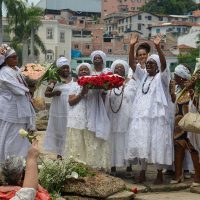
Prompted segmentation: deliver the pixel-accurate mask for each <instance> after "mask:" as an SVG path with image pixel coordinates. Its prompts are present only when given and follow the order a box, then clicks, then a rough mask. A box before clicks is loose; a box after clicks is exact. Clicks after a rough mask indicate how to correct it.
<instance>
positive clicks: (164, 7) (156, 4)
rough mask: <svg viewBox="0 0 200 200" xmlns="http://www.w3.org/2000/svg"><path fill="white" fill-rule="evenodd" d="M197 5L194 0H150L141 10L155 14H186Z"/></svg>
mask: <svg viewBox="0 0 200 200" xmlns="http://www.w3.org/2000/svg"><path fill="white" fill-rule="evenodd" d="M197 7H198V5H196V4H195V3H194V1H192V0H150V1H149V2H148V3H147V4H146V5H145V6H143V7H142V8H141V10H143V11H146V12H150V13H155V14H174V15H184V14H187V13H189V12H191V11H193V10H195V9H196V8H197Z"/></svg>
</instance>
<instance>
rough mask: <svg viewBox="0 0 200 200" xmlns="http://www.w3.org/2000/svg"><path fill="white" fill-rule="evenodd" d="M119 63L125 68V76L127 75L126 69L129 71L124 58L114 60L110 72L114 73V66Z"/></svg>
mask: <svg viewBox="0 0 200 200" xmlns="http://www.w3.org/2000/svg"><path fill="white" fill-rule="evenodd" d="M118 64H120V65H123V66H124V69H125V76H128V71H129V65H128V63H127V62H126V61H125V60H120V59H119V60H115V61H114V62H113V63H112V65H111V71H112V73H114V71H115V67H116V66H117V65H118Z"/></svg>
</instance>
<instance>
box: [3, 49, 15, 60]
mask: <svg viewBox="0 0 200 200" xmlns="http://www.w3.org/2000/svg"><path fill="white" fill-rule="evenodd" d="M15 53H16V51H15V50H14V49H10V50H9V51H7V52H6V54H5V59H6V58H9V57H10V56H11V55H13V54H15Z"/></svg>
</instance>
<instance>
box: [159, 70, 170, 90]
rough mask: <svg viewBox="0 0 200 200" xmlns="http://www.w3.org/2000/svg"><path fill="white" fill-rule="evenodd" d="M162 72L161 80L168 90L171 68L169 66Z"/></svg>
mask: <svg viewBox="0 0 200 200" xmlns="http://www.w3.org/2000/svg"><path fill="white" fill-rule="evenodd" d="M160 74H161V81H162V84H163V87H164V89H165V90H168V88H169V82H170V70H169V68H168V67H167V68H166V69H165V70H164V71H163V72H161V73H160Z"/></svg>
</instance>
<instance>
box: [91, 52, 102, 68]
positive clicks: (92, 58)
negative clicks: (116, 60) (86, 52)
mask: <svg viewBox="0 0 200 200" xmlns="http://www.w3.org/2000/svg"><path fill="white" fill-rule="evenodd" d="M96 55H100V56H101V58H102V59H103V63H104V65H106V54H105V53H104V52H103V51H100V50H97V51H93V52H92V53H91V55H90V57H91V61H92V63H94V62H93V61H94V57H95V56H96Z"/></svg>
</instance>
